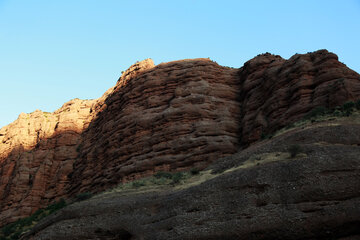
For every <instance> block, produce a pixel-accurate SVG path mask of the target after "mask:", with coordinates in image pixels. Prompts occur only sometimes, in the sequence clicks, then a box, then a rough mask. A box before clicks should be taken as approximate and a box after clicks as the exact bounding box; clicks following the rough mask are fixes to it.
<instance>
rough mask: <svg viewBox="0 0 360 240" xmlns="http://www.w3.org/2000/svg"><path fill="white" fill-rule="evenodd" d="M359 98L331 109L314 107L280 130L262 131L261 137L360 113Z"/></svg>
mask: <svg viewBox="0 0 360 240" xmlns="http://www.w3.org/2000/svg"><path fill="white" fill-rule="evenodd" d="M359 110H360V99H359V100H357V101H355V102H352V101H349V102H346V103H344V104H343V105H341V106H337V107H335V108H333V109H328V108H325V107H316V108H314V109H313V110H312V111H310V112H309V113H307V114H306V115H305V116H304V117H303V119H301V120H299V121H297V122H293V123H290V124H289V125H287V126H285V127H283V128H281V129H280V130H278V131H276V132H274V133H269V134H265V133H264V132H263V133H262V134H261V139H262V140H264V139H269V138H272V137H273V136H278V135H279V134H282V133H284V132H287V131H288V130H289V129H292V128H300V127H302V128H304V127H305V126H306V125H308V124H309V123H315V122H322V121H329V120H334V119H335V118H341V117H350V116H352V115H354V114H357V116H358V115H360V112H359Z"/></svg>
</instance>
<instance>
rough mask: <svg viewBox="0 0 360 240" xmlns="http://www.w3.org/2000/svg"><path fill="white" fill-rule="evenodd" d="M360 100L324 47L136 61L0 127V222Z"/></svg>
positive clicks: (359, 79) (205, 160)
mask: <svg viewBox="0 0 360 240" xmlns="http://www.w3.org/2000/svg"><path fill="white" fill-rule="evenodd" d="M359 98H360V76H359V74H357V73H355V72H354V71H352V70H350V69H348V68H347V67H346V66H345V65H344V64H342V63H340V62H338V60H337V56H336V55H335V54H332V53H329V52H327V51H326V50H321V51H317V52H314V53H309V54H303V55H295V56H293V57H292V58H290V59H289V60H285V59H282V58H281V57H279V56H274V55H271V54H263V55H259V56H257V57H255V58H254V59H252V60H250V61H249V62H247V63H246V64H245V65H244V66H243V67H242V68H240V69H235V68H227V67H222V66H219V65H218V64H216V63H215V62H212V61H210V60H209V59H193V60H182V61H175V62H170V63H163V64H159V65H157V66H155V65H154V64H153V62H152V61H151V60H150V59H148V60H145V61H142V62H139V63H136V64H134V65H133V66H131V67H130V68H129V70H127V71H126V72H125V73H124V74H123V75H122V76H121V77H120V79H119V80H118V82H117V84H116V86H115V87H113V88H111V89H109V90H108V91H107V92H106V93H105V94H104V95H103V96H102V97H101V98H100V99H97V100H89V101H82V100H74V101H71V102H69V103H67V104H65V105H64V106H63V107H62V108H61V109H59V110H58V111H56V112H54V113H52V114H44V113H42V112H40V111H37V112H35V113H32V114H29V115H24V114H23V115H21V116H20V117H19V119H18V120H17V121H15V122H14V123H12V124H11V125H9V126H7V127H5V128H2V129H1V130H0V174H1V175H0V199H1V202H0V211H1V213H0V225H3V224H5V223H9V222H12V221H14V220H16V219H18V218H21V217H24V216H27V215H29V214H31V213H32V212H34V211H36V209H38V208H39V207H44V206H46V205H47V204H49V203H50V202H51V201H54V200H57V199H59V198H61V197H65V198H68V197H71V196H74V195H76V194H78V193H79V192H85V191H89V192H99V191H102V190H104V189H106V188H109V187H112V186H115V185H117V184H118V183H120V182H123V181H130V180H132V179H135V178H139V177H143V176H148V175H152V174H153V173H154V172H156V171H159V170H167V171H182V170H184V169H189V168H191V167H197V168H199V169H202V168H204V167H206V166H208V165H209V164H210V163H212V162H215V161H216V160H217V159H219V158H221V157H225V156H229V155H231V154H234V153H235V152H237V151H238V150H239V149H241V148H245V147H247V146H248V145H249V144H252V143H254V142H256V141H257V140H259V139H260V137H261V135H262V133H264V134H267V133H269V132H272V131H275V130H276V129H279V128H280V127H282V126H284V125H286V124H288V123H291V122H293V121H296V120H298V119H300V118H301V117H303V115H304V114H306V113H307V112H309V111H310V110H311V109H313V108H314V107H316V106H325V107H333V106H337V105H341V104H343V103H344V102H346V101H350V100H355V99H359Z"/></svg>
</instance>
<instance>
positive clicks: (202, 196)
mask: <svg viewBox="0 0 360 240" xmlns="http://www.w3.org/2000/svg"><path fill="white" fill-rule="evenodd" d="M359 131H360V125H359V124H342V125H338V126H332V125H329V126H314V127H311V128H307V129H304V130H301V129H300V130H296V131H291V132H289V133H287V134H283V135H282V136H279V137H276V138H275V139H271V140H269V141H266V142H261V143H259V144H254V145H252V146H251V147H250V148H248V149H247V150H245V151H242V152H240V153H238V154H234V155H232V156H231V157H227V158H224V159H221V160H220V161H219V162H215V165H213V166H212V167H211V169H213V170H214V171H215V172H216V173H217V174H219V173H220V172H222V171H225V170H227V169H229V168H232V169H233V170H232V171H225V172H222V174H219V175H218V176H217V177H215V178H213V179H211V180H208V181H206V182H204V183H202V184H200V185H197V186H193V187H189V188H187V189H184V190H178V191H173V192H171V191H170V192H168V191H164V192H160V193H159V192H151V193H142V194H141V193H140V194H139V193H138V194H132V195H131V194H130V195H129V194H127V195H121V194H118V193H113V194H112V195H111V194H110V195H104V196H103V197H95V198H92V199H90V200H87V201H84V202H81V203H76V204H73V205H70V206H68V207H66V208H64V209H63V210H61V211H60V212H58V213H57V214H55V215H52V216H50V217H48V218H46V219H44V220H43V221H42V222H40V223H39V224H38V225H37V226H35V228H34V229H33V230H32V232H31V233H29V234H27V235H26V237H25V238H24V239H43V240H45V239H52V240H57V239H145V240H146V239H157V240H161V239H179V240H180V239H181V240H183V239H204V240H205V239H239V240H241V239H244V240H247V239H253V240H257V239H259V240H260V239H287V240H304V239H309V240H310V239H337V240H340V239H349V240H350V239H351V240H356V239H359V236H360V228H359V226H360V208H359V204H360V190H359V184H360V159H359V154H360V136H359V135H358V134H352V133H353V132H359ZM329 133H333V135H335V137H334V136H333V135H331V134H329ZM299 138H301V139H302V141H301V142H299ZM319 141H321V142H319ZM290 144H300V146H301V148H302V149H303V150H302V154H301V155H299V156H298V157H295V158H289V157H285V158H279V159H278V160H277V161H273V162H266V161H264V162H261V156H263V155H262V154H267V153H278V154H279V155H281V154H282V153H284V152H285V153H286V152H287V148H288V146H289V145H290ZM252 156H260V157H259V159H260V160H259V163H258V164H255V165H251V166H247V165H245V167H243V168H242V167H238V166H242V164H244V162H245V161H247V160H249V158H251V157H252ZM237 167H238V168H237Z"/></svg>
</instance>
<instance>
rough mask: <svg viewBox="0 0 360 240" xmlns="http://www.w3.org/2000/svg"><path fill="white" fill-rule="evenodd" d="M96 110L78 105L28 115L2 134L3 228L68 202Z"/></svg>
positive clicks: (0, 204) (0, 198) (0, 201)
mask: <svg viewBox="0 0 360 240" xmlns="http://www.w3.org/2000/svg"><path fill="white" fill-rule="evenodd" d="M93 104H94V101H93V100H79V99H74V100H72V101H69V102H67V103H65V104H64V105H63V107H62V108H60V109H59V110H57V111H55V112H54V113H46V112H42V111H39V110H37V111H35V112H33V113H31V114H25V113H22V114H20V116H19V118H18V119H17V120H16V121H15V122H13V123H11V124H10V125H8V126H6V127H4V128H2V129H1V130H0V154H1V155H0V209H1V214H0V225H3V224H4V223H7V222H13V221H14V220H16V219H18V218H21V217H26V216H29V215H30V214H31V213H33V212H34V211H35V210H36V209H38V208H39V207H43V206H47V205H48V204H49V202H51V201H53V200H55V199H58V198H59V197H61V196H66V185H67V184H68V183H69V182H68V174H70V173H71V172H72V171H73V162H74V161H75V159H76V158H77V155H78V152H77V145H78V144H79V142H80V141H81V133H82V132H83V130H84V128H86V126H87V125H88V124H89V112H90V109H91V107H92V105H93Z"/></svg>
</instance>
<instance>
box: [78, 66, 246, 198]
mask: <svg viewBox="0 0 360 240" xmlns="http://www.w3.org/2000/svg"><path fill="white" fill-rule="evenodd" d="M148 66H149V68H148V69H146V70H143V72H141V74H136V72H135V73H132V72H131V73H129V71H126V72H125V73H124V75H123V76H122V77H121V78H120V79H119V81H118V84H117V86H116V87H115V90H114V92H113V93H112V94H110V95H109V96H108V97H107V99H106V100H105V104H106V106H107V107H106V108H104V110H103V111H101V112H99V113H98V115H97V117H95V118H94V121H93V122H92V123H91V124H90V125H89V128H88V129H87V130H86V131H85V132H84V133H83V139H84V141H83V142H82V149H81V155H80V157H79V159H78V160H77V161H76V163H75V166H74V169H75V171H74V173H73V175H72V183H73V184H74V188H73V189H72V192H74V193H75V192H79V191H81V192H82V191H91V190H92V189H104V188H107V187H109V186H110V185H113V184H117V183H119V182H120V181H128V180H131V179H134V178H137V177H140V176H144V175H151V174H153V173H154V171H159V170H182V169H185V168H189V167H190V166H196V167H198V168H203V167H205V166H207V165H208V164H209V163H210V162H212V161H214V160H216V159H217V158H219V157H223V156H226V155H229V154H232V153H235V152H236V151H237V148H238V147H239V137H238V132H239V128H240V124H239V121H238V119H239V118H240V115H239V113H240V105H239V103H238V102H237V97H238V95H237V94H238V91H239V90H238V88H237V86H238V75H237V72H238V70H237V69H229V68H224V67H221V66H219V65H217V64H216V63H214V62H212V61H210V60H208V59H195V60H182V61H176V62H171V63H167V64H160V65H158V66H156V67H152V65H151V64H146V65H145V67H148ZM133 68H134V67H131V68H130V70H131V69H133ZM134 69H135V71H136V69H137V68H136V67H135V68H134ZM129 75H131V77H132V78H131V81H129V80H128V79H127V78H128V76H129ZM125 83H126V84H125Z"/></svg>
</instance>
